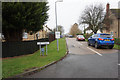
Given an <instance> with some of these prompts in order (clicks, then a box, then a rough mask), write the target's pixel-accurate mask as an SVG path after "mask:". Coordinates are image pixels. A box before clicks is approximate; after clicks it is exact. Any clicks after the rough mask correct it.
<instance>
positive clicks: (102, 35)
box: [100, 34, 112, 38]
mask: <svg viewBox="0 0 120 80" xmlns="http://www.w3.org/2000/svg"><path fill="white" fill-rule="evenodd" d="M100 37H102V38H111V37H112V36H111V35H110V34H100Z"/></svg>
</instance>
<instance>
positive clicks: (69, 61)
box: [25, 38, 118, 78]
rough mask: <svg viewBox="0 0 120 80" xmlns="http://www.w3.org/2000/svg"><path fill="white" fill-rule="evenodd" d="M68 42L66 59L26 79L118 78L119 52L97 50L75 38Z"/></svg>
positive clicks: (67, 39)
mask: <svg viewBox="0 0 120 80" xmlns="http://www.w3.org/2000/svg"><path fill="white" fill-rule="evenodd" d="M66 41H67V45H68V50H69V54H68V56H67V57H66V58H65V59H63V60H62V61H60V62H58V63H57V64H54V65H51V66H49V67H47V68H46V69H43V70H41V71H40V72H37V73H35V74H33V75H29V76H25V78H117V77H118V50H115V49H103V48H102V49H95V48H94V47H91V46H90V47H88V45H87V42H85V41H76V39H75V38H66ZM31 65H32V64H31Z"/></svg>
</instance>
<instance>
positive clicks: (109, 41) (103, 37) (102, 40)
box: [88, 33, 114, 49]
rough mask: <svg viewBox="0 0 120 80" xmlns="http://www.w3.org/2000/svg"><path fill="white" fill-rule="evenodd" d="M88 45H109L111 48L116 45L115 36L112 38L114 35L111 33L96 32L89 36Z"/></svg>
mask: <svg viewBox="0 0 120 80" xmlns="http://www.w3.org/2000/svg"><path fill="white" fill-rule="evenodd" d="M88 46H95V48H99V47H101V46H108V47H109V48H110V49H112V48H113V47H114V38H112V35H110V34H105V33H98V34H94V35H92V36H91V37H89V38H88Z"/></svg>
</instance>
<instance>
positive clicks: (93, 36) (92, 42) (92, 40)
mask: <svg viewBox="0 0 120 80" xmlns="http://www.w3.org/2000/svg"><path fill="white" fill-rule="evenodd" d="M94 38H95V35H92V38H91V44H92V45H94Z"/></svg>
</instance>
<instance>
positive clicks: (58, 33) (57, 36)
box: [55, 31, 60, 51]
mask: <svg viewBox="0 0 120 80" xmlns="http://www.w3.org/2000/svg"><path fill="white" fill-rule="evenodd" d="M55 38H56V39H57V51H59V42H58V39H59V38H60V32H59V31H56V32H55Z"/></svg>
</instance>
